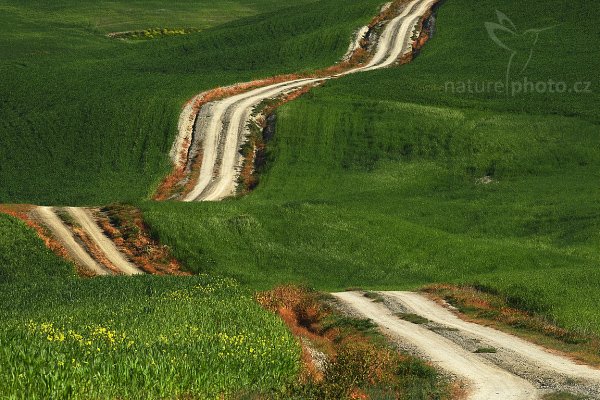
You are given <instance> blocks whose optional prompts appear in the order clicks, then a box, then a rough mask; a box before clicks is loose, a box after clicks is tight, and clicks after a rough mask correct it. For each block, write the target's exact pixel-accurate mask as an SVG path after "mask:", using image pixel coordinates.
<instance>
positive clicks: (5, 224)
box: [0, 215, 300, 399]
mask: <svg viewBox="0 0 600 400" xmlns="http://www.w3.org/2000/svg"><path fill="white" fill-rule="evenodd" d="M0 248H2V249H3V251H2V254H1V255H0V319H1V320H2V326H1V327H0V366H1V367H0V379H1V380H2V385H0V398H14V399H17V398H22V399H49V398H56V399H59V398H60V399H66V398H71V399H90V398H127V399H147V398H156V399H159V398H216V397H217V396H218V395H221V394H227V395H229V396H233V395H236V394H239V393H255V394H256V393H263V394H267V393H270V394H271V395H276V394H278V393H281V392H282V391H283V390H285V389H286V387H287V385H290V384H292V383H293V382H295V378H296V374H297V372H298V368H299V357H300V349H299V347H298V345H297V343H296V340H295V339H294V338H293V337H292V336H291V334H290V333H289V332H288V331H287V329H286V328H285V326H284V325H283V322H281V321H280V320H278V319H277V317H275V316H274V315H272V314H270V313H268V312H267V311H265V310H263V309H262V308H261V307H260V306H259V305H258V304H256V303H255V302H254V300H253V299H252V297H251V293H250V292H249V291H248V290H247V289H244V288H241V287H240V286H239V285H238V284H237V283H236V282H235V281H233V280H231V279H219V278H211V277H208V276H206V275H203V276H195V277H189V278H181V277H179V278H173V277H171V278H169V277H153V276H144V277H140V278H135V279H129V278H123V277H121V278H101V279H85V280H84V279H79V278H76V277H75V274H74V272H73V268H72V266H70V265H68V264H67V263H65V262H63V261H61V260H60V259H58V258H57V257H56V256H54V255H53V254H52V253H51V252H50V251H49V250H47V249H45V248H44V245H43V243H42V242H41V241H40V240H39V239H38V238H37V237H36V235H35V232H34V231H32V230H30V229H28V228H26V227H25V225H23V224H22V223H21V222H18V221H16V220H14V219H12V218H9V217H6V216H2V215H0Z"/></svg>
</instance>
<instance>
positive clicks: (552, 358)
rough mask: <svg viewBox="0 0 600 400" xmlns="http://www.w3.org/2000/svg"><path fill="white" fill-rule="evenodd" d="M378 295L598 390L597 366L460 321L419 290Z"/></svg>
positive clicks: (484, 327) (599, 374)
mask: <svg viewBox="0 0 600 400" xmlns="http://www.w3.org/2000/svg"><path fill="white" fill-rule="evenodd" d="M382 294H384V295H385V296H389V297H390V298H393V299H395V300H397V301H398V302H400V304H402V305H403V306H404V307H406V308H407V309H409V310H410V312H412V313H415V314H418V315H420V316H422V317H424V318H427V319H428V320H430V321H432V322H435V323H438V324H441V325H444V326H446V327H449V328H453V329H458V330H459V331H460V332H465V333H467V334H469V335H471V336H474V337H476V338H478V339H480V340H482V341H484V342H485V343H487V344H490V345H492V346H494V347H495V348H498V349H503V348H504V349H508V350H511V351H512V352H514V353H516V354H518V357H519V358H521V359H524V361H525V362H527V363H528V364H530V365H534V366H536V367H537V368H540V369H544V370H548V371H549V372H551V373H554V374H558V375H562V376H564V377H566V378H568V379H570V380H573V381H583V383H584V385H585V386H588V387H590V388H591V387H592V386H594V387H595V388H596V389H597V393H600V370H598V369H595V368H592V367H590V366H587V365H581V364H577V363H575V362H574V361H572V360H570V359H568V358H566V357H563V356H560V355H557V354H553V353H550V352H548V351H547V350H545V349H544V348H542V347H540V346H536V345H534V344H532V343H530V342H527V341H525V340H523V339H520V338H518V337H515V336H513V335H509V334H507V333H504V332H501V331H498V330H496V329H493V328H489V327H486V326H481V325H477V324H474V323H471V322H466V321H463V320H461V319H460V318H458V317H457V316H456V315H455V314H453V313H452V312H451V311H450V310H448V309H446V308H444V307H442V306H440V305H439V304H437V303H435V302H434V301H432V300H430V299H428V298H426V297H424V296H422V295H420V294H419V293H414V292H382Z"/></svg>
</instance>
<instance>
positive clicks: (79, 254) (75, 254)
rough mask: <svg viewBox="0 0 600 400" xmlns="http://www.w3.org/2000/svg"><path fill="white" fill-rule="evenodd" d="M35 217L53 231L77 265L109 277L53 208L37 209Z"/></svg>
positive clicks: (106, 271) (107, 272)
mask: <svg viewBox="0 0 600 400" xmlns="http://www.w3.org/2000/svg"><path fill="white" fill-rule="evenodd" d="M34 215H35V216H36V217H37V218H39V220H40V222H41V223H42V224H44V225H46V226H47V227H48V228H49V229H50V230H51V231H52V234H53V236H54V238H55V239H56V240H58V241H59V242H60V244H62V246H63V247H64V248H65V250H67V252H68V253H69V255H70V256H71V257H72V258H73V261H75V262H76V263H77V264H79V265H81V266H82V267H83V268H85V269H88V270H89V271H91V272H92V273H94V274H96V275H109V274H110V272H109V271H108V270H107V269H106V268H104V267H103V266H101V265H100V264H99V263H97V262H96V261H95V260H94V259H93V258H92V257H91V256H90V255H89V254H88V253H87V252H86V250H85V249H84V248H83V247H82V246H81V245H80V244H79V243H77V241H76V240H75V238H74V236H73V233H72V232H71V231H70V230H69V228H68V227H67V225H65V223H64V222H62V221H61V219H60V218H58V216H57V215H56V214H55V213H54V210H53V209H52V208H51V207H37V209H36V210H35V211H34Z"/></svg>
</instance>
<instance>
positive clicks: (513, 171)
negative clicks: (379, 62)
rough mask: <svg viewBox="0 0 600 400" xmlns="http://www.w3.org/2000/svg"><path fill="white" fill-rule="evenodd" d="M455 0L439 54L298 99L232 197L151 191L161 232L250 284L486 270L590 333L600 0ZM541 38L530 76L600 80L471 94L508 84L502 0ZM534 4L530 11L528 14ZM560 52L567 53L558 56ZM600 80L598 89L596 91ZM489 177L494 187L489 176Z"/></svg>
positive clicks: (509, 289) (518, 295)
mask: <svg viewBox="0 0 600 400" xmlns="http://www.w3.org/2000/svg"><path fill="white" fill-rule="evenodd" d="M467 3H468V2H466V1H461V0H452V1H448V2H447V3H445V4H444V6H443V7H442V8H441V10H440V12H439V17H438V32H437V35H436V36H435V37H434V39H433V40H432V41H431V42H430V43H429V44H428V45H427V47H426V48H425V50H424V52H423V54H422V55H421V56H420V57H419V58H418V59H417V60H416V61H415V62H414V63H413V64H410V65H408V66H405V67H403V68H399V69H390V70H384V71H376V72H373V73H368V74H358V75H355V76H351V77H347V78H344V79H341V80H337V81H333V82H329V83H328V84H327V86H326V87H324V88H321V89H318V90H315V91H313V92H312V93H311V94H309V95H308V96H305V97H304V98H302V99H300V100H298V101H296V102H294V103H291V104H289V105H286V106H285V107H283V108H282V109H281V110H280V112H279V114H278V122H277V133H276V138H275V141H274V142H273V143H271V145H270V150H271V158H272V161H271V163H270V169H269V171H268V172H267V173H266V175H265V176H263V178H262V180H261V185H260V186H259V188H258V190H256V192H254V193H253V194H251V195H250V196H248V197H246V198H243V199H239V200H232V201H227V202H224V203H222V204H192V205H188V204H155V203H147V204H144V208H145V210H146V217H147V218H148V220H149V222H150V223H151V224H152V226H153V227H154V230H155V231H156V232H157V234H158V235H159V236H160V238H161V240H163V241H165V242H166V243H170V244H171V245H173V248H174V249H175V251H176V254H177V255H178V256H179V257H180V258H181V259H182V260H184V261H187V263H188V265H192V266H194V267H199V270H200V271H208V272H219V273H225V274H228V275H230V276H234V277H236V278H239V279H240V280H241V281H242V282H244V283H246V284H247V285H250V286H254V287H269V286H272V285H274V284H277V283H279V282H282V281H283V282H287V281H292V282H302V283H306V284H309V285H312V286H315V287H318V288H322V289H327V290H340V289H344V288H346V287H351V286H352V287H356V286H362V287H365V288H382V289H398V288H416V287H419V286H420V285H424V284H428V283H431V282H457V283H477V284H481V285H485V286H488V287H491V288H494V289H497V290H500V291H501V292H502V293H505V294H508V295H510V297H511V299H512V301H513V302H514V303H515V304H516V305H519V306H521V307H524V308H527V309H532V310H536V311H540V312H542V313H545V314H546V315H548V316H550V317H552V318H554V319H555V320H557V321H558V322H559V323H560V324H562V325H564V326H566V327H569V328H572V329H577V330H582V331H588V332H596V333H598V332H600V313H598V309H597V304H598V302H599V301H600V286H599V285H598V281H599V280H598V278H599V276H598V268H597V266H598V262H599V260H600V256H599V251H598V250H600V246H599V245H598V243H599V239H600V214H599V213H598V204H599V201H600V188H599V187H598V181H599V178H600V174H599V172H598V171H599V168H598V167H599V166H600V156H599V155H598V151H597V149H598V148H599V146H600V136H599V133H600V129H599V122H600V119H599V114H598V109H599V107H598V105H600V103H599V100H600V97H599V96H598V93H597V90H598V88H597V85H598V82H599V73H598V70H597V68H595V67H594V66H595V65H599V64H600V54H599V53H598V52H590V51H589V45H590V44H589V43H590V42H588V41H582V40H578V38H579V37H580V32H581V31H582V30H584V31H586V32H588V33H589V35H590V36H591V37H597V35H598V34H599V32H600V31H599V30H598V27H597V26H595V25H594V23H593V20H594V18H588V19H586V20H583V21H582V20H581V19H580V17H579V16H580V15H583V14H586V15H596V16H597V15H598V13H599V11H600V10H598V8H597V7H595V6H594V5H591V4H589V3H584V2H576V3H575V4H572V5H571V6H570V8H569V9H567V8H566V6H564V5H563V4H562V3H561V2H559V1H551V2H545V3H544V4H538V3H535V2H533V1H531V2H527V6H526V7H525V6H524V5H523V4H522V3H520V2H519V3H516V2H512V1H502V2H500V3H498V2H491V1H485V2H480V3H478V6H477V7H476V8H473V7H471V6H469V4H467ZM496 9H499V10H502V11H503V12H504V13H506V14H507V15H509V16H510V17H511V18H514V22H515V24H516V25H517V26H519V27H520V29H521V30H526V29H529V28H532V27H535V28H538V27H546V26H550V25H556V24H558V25H557V26H556V27H554V28H553V29H551V30H548V31H545V32H543V33H542V34H541V36H540V40H539V42H538V45H537V46H536V47H535V52H534V55H533V57H532V61H531V63H530V66H529V67H528V69H527V73H526V76H527V77H528V78H529V79H530V80H533V81H538V80H540V81H542V80H543V81H547V80H549V79H553V80H555V81H561V80H564V81H565V82H568V83H569V85H571V84H573V83H574V82H578V81H582V82H583V81H590V82H591V83H592V91H593V93H563V94H556V93H555V94H520V95H517V96H515V97H513V96H507V95H506V94H505V93H484V94H476V93H475V94H461V93H452V92H449V91H446V90H445V86H446V82H460V81H467V80H468V79H470V80H472V81H496V80H503V79H504V76H505V75H504V74H505V70H506V63H507V61H508V53H507V52H506V51H504V50H503V49H501V48H499V47H497V46H496V45H495V44H494V43H493V42H492V41H491V40H490V38H489V37H488V35H487V33H486V31H485V26H484V22H486V21H490V22H493V21H495V20H496V13H495V10H496ZM523 9H527V13H526V14H525V13H523V12H522V10H523ZM557 48H558V49H560V53H561V54H560V56H558V54H557V53H558V50H557ZM594 89H595V91H594ZM486 176H487V177H488V178H489V179H488V180H487V181H489V180H491V183H488V184H486V183H483V181H481V179H482V178H484V177H486Z"/></svg>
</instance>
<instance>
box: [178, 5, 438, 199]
mask: <svg viewBox="0 0 600 400" xmlns="http://www.w3.org/2000/svg"><path fill="white" fill-rule="evenodd" d="M436 1H437V0H413V1H412V2H410V3H408V5H407V6H406V8H405V9H404V10H403V11H402V13H401V14H400V15H399V16H397V17H396V18H394V19H392V20H391V21H390V22H389V23H388V24H387V25H386V27H385V29H384V31H383V33H382V34H381V37H380V38H379V41H378V43H377V47H376V50H375V55H374V57H373V59H372V60H371V61H370V62H369V63H368V64H367V65H365V66H362V67H358V68H355V69H352V70H349V71H346V72H344V73H340V74H334V75H331V76H328V77H323V78H305V79H298V80H291V81H288V82H284V83H277V84H273V85H270V86H266V87H261V88H258V89H254V90H251V91H249V92H246V93H242V94H239V95H236V96H232V97H229V98H226V99H224V100H220V101H216V102H212V103H208V104H206V105H205V106H204V107H203V108H207V109H209V110H210V112H209V113H205V115H206V114H208V121H206V120H204V119H203V120H199V121H198V122H197V123H196V128H195V129H196V135H195V137H196V140H197V141H199V142H200V143H195V144H194V145H195V147H199V148H202V150H203V160H202V165H201V167H200V173H199V177H198V180H197V183H196V185H195V187H194V188H193V189H192V190H191V191H190V192H189V193H188V194H187V195H186V196H185V197H184V201H216V200H222V199H224V198H226V197H229V196H232V195H233V194H235V189H236V181H237V177H238V175H239V170H240V167H241V163H242V158H241V156H240V154H239V149H240V147H241V145H242V143H243V142H244V139H245V138H246V137H247V135H248V134H249V132H248V129H247V127H246V125H247V123H248V122H249V120H250V117H251V113H252V109H253V108H254V107H255V106H257V105H258V104H259V103H261V102H262V101H264V100H266V99H270V98H275V97H279V96H281V95H283V94H285V93H287V92H290V91H292V90H295V89H299V88H302V87H304V86H309V85H316V84H319V83H322V82H325V81H327V80H329V79H334V78H339V77H342V76H344V75H348V74H352V73H357V72H362V71H371V70H375V69H380V68H385V67H389V66H391V65H393V64H394V63H396V62H397V61H398V59H399V57H400V56H401V55H403V54H404V53H405V52H406V51H407V50H409V49H410V46H411V43H412V39H411V36H412V33H413V29H414V27H415V26H416V24H417V22H418V21H419V19H420V18H421V17H422V15H423V14H425V13H426V12H427V11H428V10H429V9H430V8H431V7H432V5H433V4H435V3H436ZM189 112H190V110H189V107H187V108H186V109H185V110H184V114H185V117H184V118H182V120H183V121H189V119H190V118H189ZM200 112H202V110H201V111H200ZM183 126H184V127H187V124H183ZM182 135H186V133H182ZM181 143H183V140H182V139H181V137H179V136H178V138H177V139H176V145H177V144H181ZM177 154H181V151H178V150H177V149H176V148H175V149H174V150H172V152H171V155H172V158H173V160H174V162H175V163H177V162H178V160H179V159H178V158H177V157H176V156H175V157H174V156H173V155H177Z"/></svg>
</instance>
